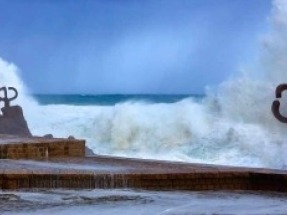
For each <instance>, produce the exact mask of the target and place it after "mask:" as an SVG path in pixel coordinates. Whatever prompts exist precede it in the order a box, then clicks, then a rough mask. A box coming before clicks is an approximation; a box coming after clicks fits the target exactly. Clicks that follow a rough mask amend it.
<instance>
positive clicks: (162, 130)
mask: <svg viewBox="0 0 287 215" xmlns="http://www.w3.org/2000/svg"><path fill="white" fill-rule="evenodd" d="M273 5H274V7H273V11H272V17H271V19H270V22H271V24H272V28H271V31H270V33H269V35H267V36H265V37H264V40H263V42H262V48H261V52H260V56H258V59H259V65H256V66H254V67H252V68H256V69H255V70H248V71H245V73H244V74H240V75H238V76H237V77H234V78H232V79H230V80H226V81H224V82H223V83H222V84H220V85H219V86H218V87H216V88H215V89H209V90H207V92H206V94H207V96H206V97H205V98H204V99H203V100H201V101H198V100H197V99H194V98H192V97H191V98H186V99H183V100H181V101H178V102H175V103H158V102H145V101H127V102H123V103H116V104H115V105H106V106H97V105H92V106H91V105H89V106H87V105H77V106H75V105H71V104H57V105H40V104H38V103H37V102H36V101H35V100H34V99H33V98H32V97H31V96H29V93H28V92H27V89H26V87H25V85H24V83H23V82H22V80H21V78H20V76H19V74H18V73H19V72H18V71H17V68H16V67H15V66H14V65H13V64H10V63H7V62H5V61H4V60H2V59H0V85H1V86H14V87H16V88H17V89H18V90H19V99H18V100H17V103H18V104H20V105H22V106H23V108H24V111H25V116H26V119H27V121H28V123H29V127H30V129H31V131H32V133H33V134H34V135H44V134H48V133H52V134H53V135H54V136H56V137H67V136H69V135H73V136H75V137H76V138H84V139H86V140H87V145H88V146H89V147H90V148H92V149H93V150H94V152H95V153H101V154H111V155H122V156H132V157H140V158H155V159H166V160H179V161H188V162H202V163H214V164H228V165H243V166H259V167H272V168H282V167H283V166H284V165H285V164H287V158H286V154H287V143H286V140H287V135H286V134H287V132H286V131H287V127H286V125H284V124H281V123H279V122H277V121H276V119H275V118H274V117H273V115H272V113H271V104H272V102H273V100H274V98H275V95H274V90H275V87H276V86H277V85H278V84H279V83H283V82H285V81H286V80H287V73H286V71H287V59H286V58H287V57H286V56H287V2H286V1H284V0H275V1H274V3H273ZM214 72H216V71H214ZM283 99H284V98H283ZM285 100H286V99H285ZM13 104H14V103H13ZM286 105H287V104H286ZM282 106H284V104H283V105H282ZM286 111H287V110H286ZM286 111H285V114H286V115H287V113H286ZM282 112H283V113H284V110H282Z"/></svg>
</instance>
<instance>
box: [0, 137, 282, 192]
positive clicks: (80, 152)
mask: <svg viewBox="0 0 287 215" xmlns="http://www.w3.org/2000/svg"><path fill="white" fill-rule="evenodd" d="M0 147H1V158H2V159H0V189H27V188H28V189H31V188H47V189H49V188H53V189H55V188H71V189H83V188H87V189H95V188H102V189H114V188H136V189H148V190H268V191H279V192H287V171H284V170H272V169H261V168H243V167H231V166H217V165H205V164H190V163H181V162H167V161H158V160H143V159H130V158H118V157H109V156H99V155H97V156H92V157H85V156H84V148H85V143H84V141H82V140H69V139H52V138H51V139H45V138H24V139H23V138H16V139H13V137H11V136H9V137H6V142H5V138H4V137H2V139H1V140H0ZM17 147H18V148H17ZM42 148H44V150H41V149H42ZM31 151H32V152H33V153H32V152H31ZM46 151H48V153H46ZM4 158H9V159H4Z"/></svg>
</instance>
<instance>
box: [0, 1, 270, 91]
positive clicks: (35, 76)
mask: <svg viewBox="0 0 287 215" xmlns="http://www.w3.org/2000/svg"><path fill="white" fill-rule="evenodd" d="M271 6H272V2H271V0H80V1H79V0H40V1H39V0H0V57H2V58H3V59H5V60H7V61H9V62H13V63H15V64H16V65H17V66H18V67H19V68H20V70H21V76H22V79H23V80H24V82H25V83H26V85H27V86H28V88H29V89H30V90H31V91H32V92H34V93H87V94H103V93H105V94H106V93H151V94H153V93H161V94H169V93H172V94H181V93H184V94H186V93H187V94H191V93H203V92H204V88H205V86H207V85H212V86H214V85H217V84H218V83H220V82H222V81H223V80H224V79H226V78H227V77H229V76H230V75H232V74H234V73H235V72H237V71H238V69H239V67H240V66H242V65H244V64H249V63H252V61H253V59H254V58H255V57H256V55H257V51H258V46H259V37H260V36H262V34H264V33H265V32H266V31H267V29H268V25H269V23H268V21H267V18H268V16H269V15H270V12H271Z"/></svg>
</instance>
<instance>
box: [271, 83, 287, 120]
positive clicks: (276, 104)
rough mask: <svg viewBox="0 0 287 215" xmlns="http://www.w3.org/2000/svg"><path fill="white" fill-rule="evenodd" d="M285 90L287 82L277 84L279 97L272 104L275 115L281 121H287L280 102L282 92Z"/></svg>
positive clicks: (276, 93)
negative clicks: (281, 111) (281, 110)
mask: <svg viewBox="0 0 287 215" xmlns="http://www.w3.org/2000/svg"><path fill="white" fill-rule="evenodd" d="M285 90H287V84H280V85H278V86H277V88H276V91H275V96H276V98H277V99H276V100H275V101H273V104H272V113H273V115H274V116H275V118H276V119H278V120H279V121H280V122H283V123H287V117H285V116H283V115H282V114H281V113H280V102H279V100H278V99H279V98H281V97H282V93H283V91H285Z"/></svg>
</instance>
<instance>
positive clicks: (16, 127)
mask: <svg viewBox="0 0 287 215" xmlns="http://www.w3.org/2000/svg"><path fill="white" fill-rule="evenodd" d="M1 111H2V115H0V134H11V135H17V136H25V137H31V136H32V134H31V132H30V130H29V128H28V124H27V122H26V120H25V118H24V115H23V110H22V108H21V107H20V106H18V105H16V106H8V107H3V108H1Z"/></svg>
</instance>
